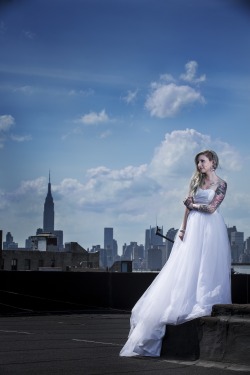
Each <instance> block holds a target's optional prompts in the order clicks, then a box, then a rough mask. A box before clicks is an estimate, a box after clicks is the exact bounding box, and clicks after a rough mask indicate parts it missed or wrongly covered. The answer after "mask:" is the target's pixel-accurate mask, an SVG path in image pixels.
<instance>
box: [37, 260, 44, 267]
mask: <svg viewBox="0 0 250 375" xmlns="http://www.w3.org/2000/svg"><path fill="white" fill-rule="evenodd" d="M43 263H44V262H43V259H39V260H38V267H43Z"/></svg>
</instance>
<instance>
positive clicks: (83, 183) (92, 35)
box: [0, 0, 250, 253]
mask: <svg viewBox="0 0 250 375" xmlns="http://www.w3.org/2000/svg"><path fill="white" fill-rule="evenodd" d="M247 4H248V2H246V1H243V0H242V1H241V0H239V1H236V0H204V1H200V0H192V1H189V2H187V1H185V0H167V1H166V0H117V1H115V0H60V1H59V0H53V1H51V0H35V1H31V0H23V1H17V0H12V1H11V0H10V1H3V2H1V3H0V47H1V58H0V77H1V80H0V153H1V156H0V194H1V200H0V212H1V228H0V229H2V230H3V232H4V233H3V235H4V238H5V235H6V233H7V232H8V231H9V232H11V233H12V235H13V236H14V240H15V241H16V242H18V243H19V246H24V244H25V239H26V238H27V237H28V236H30V235H33V234H35V231H36V229H37V228H39V227H42V215H43V205H44V200H45V197H46V194H47V186H48V178H49V171H50V173H51V184H52V195H53V199H54V203H55V229H61V230H63V231H64V242H69V241H77V242H78V243H79V244H80V245H81V246H83V247H84V248H89V247H92V245H96V244H100V245H102V244H103V229H104V227H113V228H114V238H115V239H116V240H117V242H118V246H119V253H121V247H122V245H123V244H124V242H127V243H129V242H130V241H136V242H138V243H139V244H140V243H143V244H144V237H145V229H147V228H149V227H150V226H154V225H156V222H157V224H158V225H159V226H163V227H164V232H166V231H167V230H168V229H169V228H171V227H175V228H178V227H179V226H180V224H181V221H182V215H183V212H184V206H183V203H182V201H183V199H184V197H185V196H186V195H187V192H188V184H189V180H190V177H191V175H192V173H193V171H194V162H193V159H194V155H195V154H196V153H197V152H199V151H200V150H202V149H207V148H209V149H214V150H215V151H216V152H217V153H218V155H219V158H220V164H221V167H220V168H219V170H218V175H219V176H220V177H222V178H224V179H225V180H226V181H227V182H228V192H227V196H226V199H225V201H224V202H223V203H222V206H221V208H220V209H221V212H222V214H223V216H224V218H225V222H226V224H227V225H229V226H232V225H236V227H237V230H238V231H243V232H244V233H245V236H246V237H248V236H250V216H249V214H250V193H249V182H250V170H249V167H248V165H249V160H250V153H249V148H250V147H249V139H250V134H249V133H250V128H249V120H250V115H249V111H250V110H249V108H250V106H249V99H250V75H249V70H250V68H249V67H250V50H249V42H250V22H249V19H250V8H249V6H248V5H247Z"/></svg>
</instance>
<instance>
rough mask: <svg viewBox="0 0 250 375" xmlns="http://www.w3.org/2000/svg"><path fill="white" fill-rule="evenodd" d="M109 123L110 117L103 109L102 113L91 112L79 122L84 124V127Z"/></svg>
mask: <svg viewBox="0 0 250 375" xmlns="http://www.w3.org/2000/svg"><path fill="white" fill-rule="evenodd" d="M107 121H109V116H108V115H107V113H106V111H105V109H103V110H102V111H101V112H99V113H97V112H90V113H88V114H86V115H83V116H82V117H81V118H80V119H79V120H78V122H80V123H82V124H84V125H95V124H101V123H104V122H107Z"/></svg>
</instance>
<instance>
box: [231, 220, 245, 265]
mask: <svg viewBox="0 0 250 375" xmlns="http://www.w3.org/2000/svg"><path fill="white" fill-rule="evenodd" d="M227 231H228V237H229V242H230V245H231V256H232V262H235V263H238V262H242V257H243V254H244V233H243V232H238V231H237V228H236V226H233V227H231V228H227Z"/></svg>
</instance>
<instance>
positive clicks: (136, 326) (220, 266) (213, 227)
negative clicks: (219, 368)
mask: <svg viewBox="0 0 250 375" xmlns="http://www.w3.org/2000/svg"><path fill="white" fill-rule="evenodd" d="M214 195H215V192H214V190H212V189H207V190H203V189H200V188H199V189H198V190H197V192H196V195H195V197H194V202H195V203H201V204H209V203H210V202H211V201H212V199H213V197H214ZM227 303H231V252H230V245H229V239H228V234H227V228H226V225H225V223H224V220H223V218H222V216H221V214H220V213H219V212H218V210H216V211H215V212H214V213H212V214H210V213H203V212H199V211H195V210H192V211H190V213H189V216H188V221H187V227H186V234H185V237H184V240H183V241H181V240H180V239H179V236H178V235H177V236H176V240H175V243H174V246H173V248H172V252H171V255H170V257H169V259H168V261H167V262H166V264H165V265H164V267H163V268H162V270H161V272H160V273H159V274H158V275H157V277H156V278H155V279H154V281H153V282H152V284H151V285H150V286H149V288H148V289H147V290H146V291H145V293H144V294H143V295H142V297H141V298H140V299H139V300H138V302H137V303H136V305H135V306H134V308H133V309H132V314H131V318H130V326H131V329H130V332H129V337H128V340H127V342H126V343H125V345H124V347H123V348H122V350H121V352H120V356H128V357H131V356H136V355H141V356H160V352H161V344H162V338H163V336H164V334H165V328H166V324H181V323H184V322H186V321H189V320H192V319H195V318H198V317H202V316H206V315H210V314H211V310H212V306H213V305H215V304H227Z"/></svg>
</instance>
